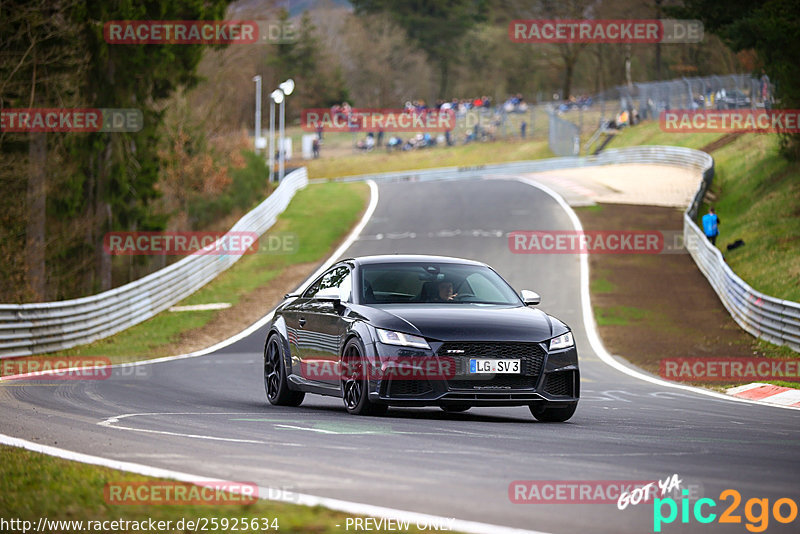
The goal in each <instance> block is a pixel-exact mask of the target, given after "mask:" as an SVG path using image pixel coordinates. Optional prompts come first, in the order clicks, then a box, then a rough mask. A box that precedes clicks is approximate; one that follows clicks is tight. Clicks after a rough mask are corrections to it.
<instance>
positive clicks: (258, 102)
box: [253, 76, 261, 154]
mask: <svg viewBox="0 0 800 534" xmlns="http://www.w3.org/2000/svg"><path fill="white" fill-rule="evenodd" d="M253 81H254V82H256V130H255V135H254V136H253V137H254V139H253V148H254V150H255V152H256V154H258V139H259V137H261V76H253Z"/></svg>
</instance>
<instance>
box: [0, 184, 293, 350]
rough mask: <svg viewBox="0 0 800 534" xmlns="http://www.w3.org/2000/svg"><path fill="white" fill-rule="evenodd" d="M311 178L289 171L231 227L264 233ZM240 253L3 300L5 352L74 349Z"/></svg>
mask: <svg viewBox="0 0 800 534" xmlns="http://www.w3.org/2000/svg"><path fill="white" fill-rule="evenodd" d="M307 184H308V174H307V172H306V169H305V168H301V169H297V170H296V171H294V172H292V173H290V174H288V175H286V177H285V178H284V179H283V181H282V182H281V184H280V185H279V186H278V188H277V189H275V191H273V192H272V194H271V195H270V196H269V197H267V199H266V200H264V201H263V202H262V203H261V204H259V205H258V206H256V207H255V208H253V210H251V211H250V212H248V213H247V214H246V215H244V216H243V217H242V218H241V219H239V221H238V222H237V223H236V224H234V225H233V227H232V228H231V229H230V232H254V233H257V234H258V235H262V234H263V233H264V232H266V231H267V230H268V229H269V228H270V227H271V226H272V225H273V224H275V221H276V219H277V217H278V215H279V214H280V213H281V212H283V210H285V209H286V206H288V205H289V202H290V201H291V199H292V197H293V196H294V194H295V192H296V191H297V190H298V189H302V188H303V187H305V186H306V185H307ZM239 257H240V255H238V254H234V255H209V254H193V255H190V256H187V257H186V258H183V259H182V260H180V261H178V262H176V263H173V264H172V265H169V266H167V267H165V268H163V269H160V270H158V271H156V272H154V273H152V274H149V275H147V276H145V277H143V278H140V279H139V280H135V281H133V282H131V283H129V284H125V285H123V286H120V287H117V288H114V289H112V290H110V291H105V292H103V293H99V294H97V295H92V296H89V297H83V298H78V299H72V300H63V301H58V302H42V303H32V304H0V358H7V357H13V356H25V355H29V354H38V353H42V352H51V351H55V350H63V349H68V348H70V347H74V346H76V345H82V344H85V343H91V342H92V341H96V340H98V339H102V338H105V337H108V336H110V335H112V334H115V333H117V332H120V331H122V330H125V329H126V328H129V327H131V326H133V325H135V324H138V323H141V322H142V321H145V320H147V319H149V318H151V317H153V316H154V315H156V314H157V313H159V312H161V311H163V310H165V309H167V308H169V307H170V306H172V305H173V304H175V303H176V302H179V301H181V300H183V299H184V298H186V297H187V296H189V295H191V294H192V293H194V292H195V291H197V290H198V289H200V288H201V287H203V286H204V285H205V284H207V283H208V282H210V281H211V280H213V279H214V278H215V277H216V276H217V275H218V274H220V273H221V272H222V271H224V270H226V269H227V268H228V267H230V266H231V265H233V264H234V263H236V261H237V260H238V259H239Z"/></svg>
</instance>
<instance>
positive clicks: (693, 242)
mask: <svg viewBox="0 0 800 534" xmlns="http://www.w3.org/2000/svg"><path fill="white" fill-rule="evenodd" d="M624 163H651V164H664V165H677V166H681V167H690V168H694V169H697V170H698V171H699V172H701V173H702V176H703V179H702V181H701V183H700V187H699V188H698V190H697V192H696V193H695V196H694V198H693V199H692V202H691V204H690V205H689V207H688V208H687V209H686V212H685V213H684V221H683V235H684V240H685V243H687V244H689V246H687V248H688V249H689V252H690V254H691V255H692V258H693V259H694V261H695V263H696V264H697V266H698V268H699V269H700V271H701V272H702V273H703V275H705V277H706V278H707V279H708V281H709V283H710V284H711V287H712V288H714V291H716V293H717V295H719V298H720V300H721V301H722V304H723V305H724V306H725V308H726V309H727V310H728V312H729V313H730V314H731V317H733V319H734V320H735V321H736V322H737V323H738V324H739V326H741V327H742V328H743V329H744V330H746V331H747V332H749V333H751V334H752V335H754V336H756V337H759V338H762V339H765V340H767V341H770V342H772V343H776V344H779V345H787V346H789V347H790V348H791V349H792V350H795V351H798V352H800V304H799V303H797V302H791V301H788V300H782V299H778V298H775V297H770V296H768V295H765V294H763V293H760V292H758V291H756V290H755V289H753V288H752V287H750V286H749V285H748V284H747V283H746V282H745V281H744V280H742V279H741V278H739V277H738V276H736V274H735V273H734V272H733V271H732V270H731V269H730V267H728V265H727V264H726V263H725V260H724V258H723V257H722V253H721V252H720V251H719V249H717V248H716V247H714V246H712V245H711V243H710V242H709V241H708V239H706V237H705V235H704V234H703V232H702V230H700V228H699V227H698V226H697V224H695V222H694V221H695V220H696V218H697V213H698V210H699V209H700V206H701V205H702V202H703V197H704V196H705V194H706V191H707V190H708V187H709V186H710V185H711V181H712V179H713V177H714V159H713V158H712V157H711V156H710V155H709V154H706V153H705V152H701V151H699V150H693V149H690V148H682V147H671V146H655V145H653V146H637V147H628V148H617V149H610V150H606V151H604V152H601V153H600V154H598V155H596V156H586V157H563V158H550V159H545V160H533V161H518V162H513V163H502V164H491V165H475V166H468V167H443V168H438V169H428V170H419V171H404V172H387V173H380V174H371V175H360V176H347V177H344V178H338V179H336V181H345V182H350V181H361V180H367V179H371V180H375V181H376V182H396V181H431V180H460V179H469V178H479V177H481V176H485V175H489V174H498V175H504V174H505V175H508V174H522V173H534V172H546V171H551V170H555V169H567V168H576V167H590V166H599V165H615V164H624ZM312 181H313V182H321V181H327V180H324V179H323V180H312Z"/></svg>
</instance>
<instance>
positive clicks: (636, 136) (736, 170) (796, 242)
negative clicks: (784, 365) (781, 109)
mask: <svg viewBox="0 0 800 534" xmlns="http://www.w3.org/2000/svg"><path fill="white" fill-rule="evenodd" d="M721 137H723V134H708V133H694V134H675V133H665V132H662V131H661V130H660V128H659V125H658V123H657V122H649V123H644V124H641V125H639V126H636V127H635V128H630V129H627V130H624V131H623V132H622V133H621V134H619V135H618V136H617V138H616V139H614V141H612V142H611V144H610V145H609V148H618V147H623V146H634V145H650V144H657V145H673V146H685V147H689V148H695V149H700V148H703V147H705V146H708V145H710V144H711V143H713V142H714V141H716V140H718V139H720V138H721ZM712 156H713V157H714V164H715V174H714V182H713V184H712V186H711V195H710V198H712V199H713V205H714V206H715V208H716V210H717V214H718V215H719V217H720V220H721V221H722V224H721V225H720V236H719V237H718V238H717V247H719V248H720V250H722V252H723V254H724V255H725V260H726V261H727V262H728V264H729V265H730V267H731V268H732V269H733V270H734V271H735V272H736V274H737V275H739V276H740V277H741V278H742V279H743V280H745V281H746V282H747V283H748V284H750V285H751V286H752V287H753V288H755V289H756V290H758V291H761V292H762V293H766V294H768V295H772V296H775V297H778V298H783V299H787V300H793V301H795V302H797V301H800V180H798V177H800V163H790V162H788V161H786V160H785V159H784V158H783V157H781V156H780V154H779V153H778V136H777V135H773V134H744V135H741V136H739V137H738V138H736V139H735V140H733V141H732V142H731V143H729V144H727V145H725V146H722V147H721V148H719V149H717V150H714V151H713V152H712ZM708 205H709V204H708V203H706V204H705V205H704V206H703V209H701V212H700V213H699V217H698V220H697V223H698V225H701V222H700V217H702V215H704V214H705V213H707V211H708ZM737 239H741V240H743V241H744V242H745V246H743V247H740V248H737V249H735V250H732V251H728V250H727V249H726V246H727V245H728V244H729V243H732V242H734V241H736V240H737Z"/></svg>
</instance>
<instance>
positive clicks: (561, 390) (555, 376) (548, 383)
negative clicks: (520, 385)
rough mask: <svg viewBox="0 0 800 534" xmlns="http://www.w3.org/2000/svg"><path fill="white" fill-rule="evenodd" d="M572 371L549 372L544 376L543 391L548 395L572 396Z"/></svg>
mask: <svg viewBox="0 0 800 534" xmlns="http://www.w3.org/2000/svg"><path fill="white" fill-rule="evenodd" d="M572 375H573V373H572V371H562V372H559V373H550V374H548V375H547V376H546V377H545V382H544V392H545V393H549V394H550V395H565V396H569V397H572V396H573V392H572Z"/></svg>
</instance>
